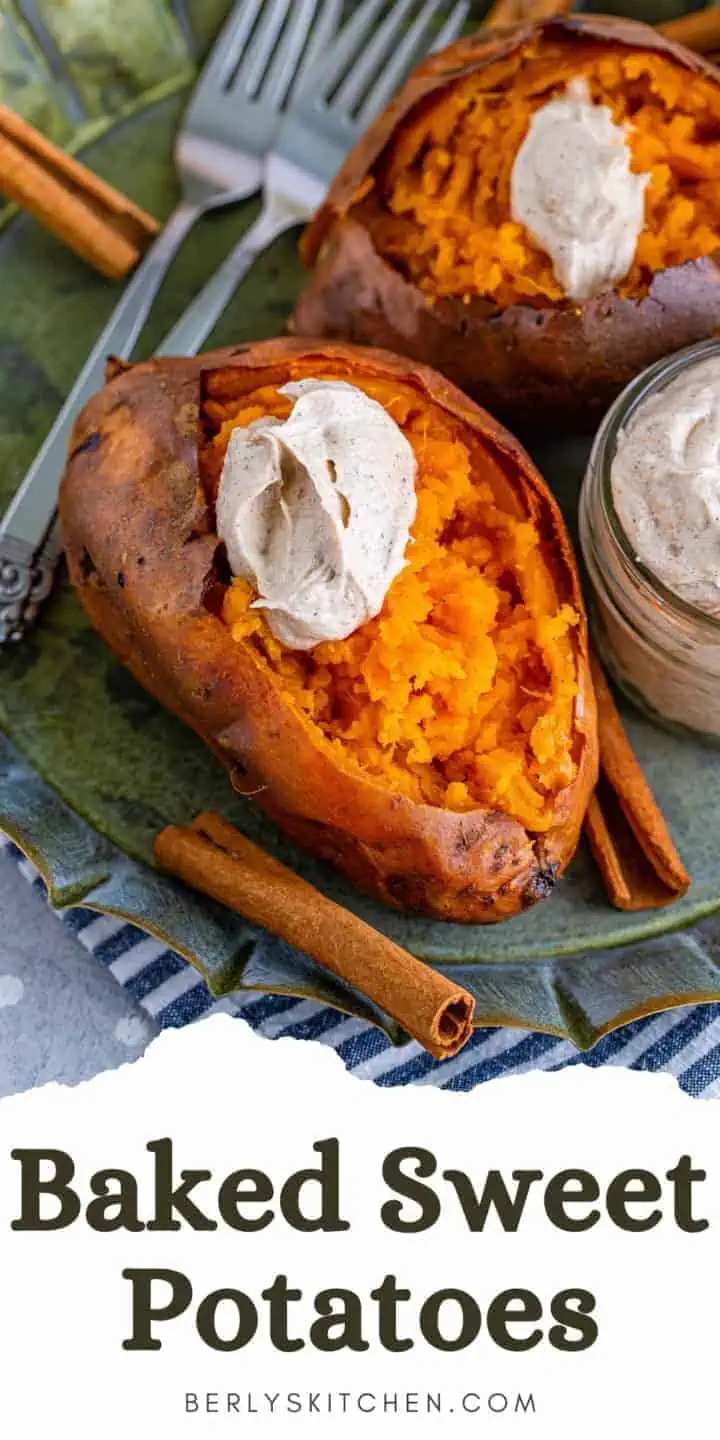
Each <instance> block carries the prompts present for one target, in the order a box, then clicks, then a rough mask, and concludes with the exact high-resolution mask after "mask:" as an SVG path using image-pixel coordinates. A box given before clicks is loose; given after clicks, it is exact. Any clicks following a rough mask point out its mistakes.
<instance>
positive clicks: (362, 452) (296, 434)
mask: <svg viewBox="0 0 720 1440" xmlns="http://www.w3.org/2000/svg"><path fill="white" fill-rule="evenodd" d="M280 393H281V394H283V395H289V396H290V397H291V398H292V399H294V401H295V404H294V406H293V409H292V411H291V413H290V415H289V417H288V418H287V420H278V419H276V418H274V417H271V416H264V417H262V418H261V419H258V420H254V421H253V422H252V424H250V425H248V426H247V427H246V428H242V427H238V428H237V429H235V430H233V432H232V434H231V436H230V442H229V445H228V448H227V453H226V456H225V463H224V465H223V470H222V475H221V478H220V488H219V491H218V498H217V533H218V536H219V538H220V539H221V540H223V541H224V543H225V547H226V549H227V554H228V560H229V563H230V568H231V569H232V571H233V573H234V574H235V575H238V576H241V577H242V578H244V579H246V580H249V581H250V582H251V584H252V585H253V586H254V588H255V589H256V590H257V592H258V598H257V600H256V601H255V602H254V604H255V605H256V606H258V607H259V608H261V609H263V610H264V611H265V612H266V615H267V622H268V625H269V627H270V629H271V630H272V632H273V634H274V635H275V636H276V638H277V639H278V640H279V641H280V642H281V644H283V645H286V646H287V647H288V648H290V649H293V650H309V649H311V648H312V647H313V646H314V645H318V644H320V642H321V641H323V640H344V639H345V638H346V637H347V636H348V635H351V634H352V633H353V631H354V630H357V629H358V627H359V626H360V625H363V624H365V622H366V621H367V620H370V619H371V618H372V617H373V616H375V615H377V614H379V612H380V610H381V609H382V607H383V603H384V600H385V596H386V594H387V592H388V590H389V588H390V586H391V584H392V582H393V580H394V579H395V576H396V575H397V574H398V573H399V572H400V570H402V568H403V565H404V563H405V551H406V548H407V545H408V541H409V536H410V526H411V524H412V522H413V520H414V518H415V508H416V499H415V474H416V461H415V455H414V452H413V449H412V446H411V445H410V443H409V441H408V440H407V439H406V437H405V436H404V435H403V432H402V430H401V429H400V427H399V426H398V425H396V423H395V421H394V420H393V419H392V417H391V416H390V415H388V413H387V411H386V410H384V409H383V407H382V405H380V404H378V402H377V401H376V400H372V399H371V398H370V397H369V396H368V395H366V394H365V393H364V392H363V391H362V390H359V389H358V388H357V387H356V386H355V385H350V384H348V383H347V382H346V381H343V380H314V379H308V380H298V381H295V382H293V383H291V384H288V385H283V386H282V387H281V391H280Z"/></svg>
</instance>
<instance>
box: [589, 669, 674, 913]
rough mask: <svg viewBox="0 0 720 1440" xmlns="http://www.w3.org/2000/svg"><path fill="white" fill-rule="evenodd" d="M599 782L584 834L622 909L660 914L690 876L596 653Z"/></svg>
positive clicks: (611, 894)
mask: <svg viewBox="0 0 720 1440" xmlns="http://www.w3.org/2000/svg"><path fill="white" fill-rule="evenodd" d="M590 664H591V668H592V677H593V688H594V690H595V697H596V700H597V715H598V740H599V742H600V781H599V784H598V787H597V789H596V791H595V793H594V795H593V796H592V797H591V800H590V803H589V805H588V809H587V813H586V816H585V833H586V835H587V838H588V841H589V844H590V848H591V850H592V852H593V855H594V857H595V861H596V863H597V866H598V868H599V870H600V873H601V875H602V877H603V880H604V882H605V888H606V890H607V893H608V898H609V899H610V901H611V903H612V904H613V905H615V906H616V907H617V909H618V910H657V909H660V908H662V907H663V906H665V905H671V904H672V902H673V901H674V900H678V899H679V898H680V896H681V895H684V894H685V893H686V891H687V890H688V888H689V885H690V877H689V875H688V873H687V870H686V869H685V866H684V865H683V863H682V860H681V859H680V856H679V855H678V853H677V850H676V849H675V846H674V844H673V840H672V836H671V834H670V831H669V830H668V827H667V824H666V822H665V819H664V817H663V814H662V811H661V810H660V807H659V805H658V803H657V801H656V799H655V796H654V795H653V793H652V790H651V789H650V786H649V785H648V783H647V780H646V779H645V776H644V774H643V772H642V769H641V768H640V764H639V762H638V759H637V757H636V755H635V752H634V750H633V748H632V746H631V744H630V741H629V740H628V737H627V735H626V733H625V727H624V725H623V723H622V720H621V719H620V715H619V713H618V710H617V707H616V705H615V701H614V700H613V697H612V692H611V690H610V686H609V685H608V682H607V679H606V676H605V673H604V671H603V669H602V666H601V665H600V663H599V661H598V659H597V656H595V655H591V657H590Z"/></svg>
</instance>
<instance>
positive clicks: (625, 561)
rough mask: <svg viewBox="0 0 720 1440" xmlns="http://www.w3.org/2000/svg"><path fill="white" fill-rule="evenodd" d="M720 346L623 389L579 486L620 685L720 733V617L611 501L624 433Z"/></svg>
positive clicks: (601, 630)
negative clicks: (657, 566)
mask: <svg viewBox="0 0 720 1440" xmlns="http://www.w3.org/2000/svg"><path fill="white" fill-rule="evenodd" d="M718 355H720V340H706V341H703V342H702V343H701V344H699V345H691V346H689V347H688V349H687V350H680V351H679V352H678V353H677V354H676V355H671V356H669V357H668V358H667V359H665V360H660V361H659V362H658V363H657V364H656V365H652V366H651V367H650V368H649V369H648V370H645V371H644V372H643V373H642V374H641V375H639V376H638V377H637V379H636V380H633V381H632V383H631V384H630V385H628V386H627V388H626V389H625V390H623V392H622V394H621V395H619V396H618V399H617V400H616V401H615V404H614V405H613V406H612V408H611V409H610V410H609V411H608V413H607V415H606V416H605V419H604V420H603V422H602V425H601V426H600V429H599V430H598V433H597V435H596V437H595V440H594V442H593V447H592V450H591V452H590V459H589V461H588V467H587V471H586V473H585V479H584V482H583V487H582V491H581V494H580V544H581V547H582V553H583V558H584V561H585V565H586V568H587V572H588V577H589V580H590V586H591V594H590V605H591V611H592V616H593V621H594V627H593V634H594V639H595V643H596V646H597V649H598V651H599V653H600V656H601V658H602V660H603V661H604V663H605V665H606V667H607V669H608V670H609V671H610V673H611V674H612V676H613V677H614V679H615V680H616V681H617V683H618V685H619V686H620V688H621V689H622V690H624V691H625V692H626V694H627V695H628V696H629V697H630V699H631V700H633V701H635V703H636V704H637V705H639V706H640V708H641V709H642V710H644V711H645V712H646V713H647V714H648V715H649V716H650V718H651V719H654V720H658V721H659V722H660V723H662V724H665V725H669V726H670V727H671V728H673V729H676V728H679V729H681V730H690V731H692V732H693V733H696V734H700V735H702V736H703V737H704V738H705V739H707V740H711V741H712V742H714V743H715V744H717V743H718V742H720V620H718V619H715V618H714V617H713V616H711V615H706V614H705V613H704V612H703V611H702V610H698V609H696V608H695V606H693V605H690V604H688V603H687V602H686V601H685V600H681V599H680V597H679V596H678V595H675V594H674V593H673V592H672V591H671V590H669V589H668V588H667V587H666V586H665V585H664V584H663V582H662V581H661V580H660V579H659V578H658V577H657V576H656V575H654V574H653V572H652V571H651V570H650V569H649V568H648V567H647V566H646V565H644V564H643V563H642V562H641V561H640V560H638V558H637V556H636V555H635V554H634V552H633V548H632V546H631V544H630V541H629V540H628V537H627V535H626V533H625V531H624V530H623V527H622V525H621V524H620V520H619V518H618V515H617V512H616V509H615V505H614V503H613V494H612V487H611V483H610V469H611V466H612V462H613V458H614V455H615V448H616V445H617V440H618V436H619V434H620V432H621V430H622V429H623V427H624V426H625V425H626V424H627V422H628V420H629V419H630V417H631V415H633V414H634V413H635V411H636V410H637V409H638V408H639V406H640V405H642V404H643V401H645V400H647V399H648V397H649V396H650V395H653V394H655V393H656V392H657V391H659V390H662V389H664V387H665V386H666V385H668V384H669V382H670V381H671V380H674V379H675V378H676V377H677V376H678V375H679V374H680V373H681V372H682V371H684V370H686V369H688V368H690V367H691V366H694V365H697V364H698V363H699V362H700V361H703V360H707V359H709V358H710V357H711V356H718Z"/></svg>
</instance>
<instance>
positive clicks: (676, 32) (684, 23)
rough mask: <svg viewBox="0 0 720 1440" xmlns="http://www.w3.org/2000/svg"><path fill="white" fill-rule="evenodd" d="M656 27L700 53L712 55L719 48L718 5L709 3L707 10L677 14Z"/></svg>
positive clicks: (719, 16)
mask: <svg viewBox="0 0 720 1440" xmlns="http://www.w3.org/2000/svg"><path fill="white" fill-rule="evenodd" d="M656 28H657V29H658V30H659V31H660V32H661V33H662V34H663V35H667V36H668V38H669V39H670V40H675V41H676V42H677V44H678V45H685V46H686V47H687V49H688V50H695V51H696V52H697V53H698V54H700V55H713V53H714V52H715V51H717V50H720V5H710V6H709V7H708V8H707V10H693V12H692V14H690V15H678V16H677V17H676V18H675V19H674V20H666V21H665V24H664V25H658V26H657V27H656Z"/></svg>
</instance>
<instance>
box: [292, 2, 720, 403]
mask: <svg viewBox="0 0 720 1440" xmlns="http://www.w3.org/2000/svg"><path fill="white" fill-rule="evenodd" d="M579 75H582V76H584V77H585V78H586V79H587V82H588V86H589V89H590V93H591V95H592V98H593V100H594V101H595V102H596V103H598V104H603V105H605V106H607V107H609V108H610V110H611V111H612V115H613V119H614V120H615V122H616V123H618V124H627V125H628V126H629V127H630V129H629V145H630V150H631V155H632V159H631V164H632V168H633V169H634V170H636V171H637V172H642V173H644V174H649V176H650V181H649V184H648V187H647V190H646V196H645V227H644V230H643V231H642V233H641V234H640V237H639V240H638V245H637V249H636V253H635V260H634V263H633V265H632V268H631V270H630V272H629V274H628V275H627V277H626V279H625V280H623V281H622V282H621V283H620V284H619V285H618V286H617V287H616V288H614V289H612V290H608V291H606V292H605V293H602V294H599V295H596V296H595V297H594V298H592V299H589V300H586V301H581V302H576V301H573V300H570V299H568V298H567V297H566V296H565V295H564V294H563V291H562V289H561V287H560V286H559V284H558V282H557V279H556V277H555V275H554V273H553V270H552V266H551V262H550V259H549V257H548V256H547V255H546V254H545V253H544V252H543V251H542V250H541V249H540V248H539V247H538V246H537V245H535V244H534V242H533V241H532V239H531V237H530V236H529V235H528V233H527V231H525V229H524V227H523V226H521V225H518V224H516V223H515V222H514V221H513V220H512V216H511V211H510V176H511V171H512V167H513V163H514V160H515V156H516V154H517V151H518V149H519V147H520V145H521V144H522V141H523V139H524V137H525V135H526V133H527V129H528V125H529V123H530V119H531V117H532V115H533V113H534V112H535V110H536V109H537V108H538V107H539V106H541V105H543V104H545V103H547V101H548V100H549V99H551V98H552V96H553V95H555V94H558V93H561V92H562V91H563V90H564V89H565V87H566V85H567V83H568V82H569V81H570V80H571V79H572V78H573V77H575V76H579ZM719 179H720V73H719V72H718V71H717V70H716V69H715V67H714V66H713V65H711V64H710V63H709V62H707V61H706V60H704V59H702V58H700V57H699V56H697V55H694V54H692V53H691V52H690V51H688V50H686V49H684V48H683V47H682V46H679V45H677V44H674V43H673V42H672V41H671V40H669V39H667V38H666V37H664V36H663V35H661V34H659V33H658V32H657V31H655V30H653V29H651V28H650V27H649V26H646V25H643V24H640V23H636V22H633V21H629V20H624V19H620V18H614V17H609V16H598V15H572V16H568V17H558V16H556V17H552V18H549V19H546V20H540V21H537V22H535V23H526V24H519V25H517V26H514V27H511V28H509V29H502V30H492V31H486V30H483V31H480V32H479V33H478V34H477V35H476V36H474V37H471V38H467V39H461V40H459V41H457V42H456V43H455V44H454V45H452V46H451V47H450V48H449V49H447V50H446V51H444V52H442V53H441V54H439V55H435V56H432V57H431V58H430V59H428V60H427V61H425V62H424V63H423V64H422V65H421V66H420V67H419V68H418V69H417V70H416V71H415V72H414V74H413V75H412V76H411V77H410V79H409V80H408V81H407V83H406V85H405V87H404V88H403V90H402V91H401V92H400V94H399V95H398V97H397V98H396V99H395V100H394V101H393V102H392V104H391V105H390V106H389V107H388V109H387V110H386V111H385V113H384V114H383V115H382V116H380V118H379V119H378V120H376V121H375V123H374V124H373V125H371V127H370V129H369V130H368V131H367V133H366V134H365V135H364V137H363V138H362V140H361V141H360V142H359V143H358V145H357V146H356V147H355V149H354V150H353V151H352V153H351V154H350V156H349V157H348V159H347V160H346V162H345V164H344V165H343V167H342V169H341V170H340V172H339V174H338V176H337V179H336V180H335V182H334V184H333V185H332V187H331V189H330V192H329V195H328V197H327V200H326V202H325V204H324V205H323V207H322V209H321V210H320V211H319V213H318V215H317V216H316V217H315V219H314V220H313V221H312V222H311V224H310V226H309V228H308V229H307V231H306V232H305V235H304V237H303V242H302V249H303V254H304V258H305V260H306V262H307V264H308V265H309V266H310V268H311V272H312V273H311V276H310V279H309V282H308V285H307V287H306V289H305V292H304V293H303V295H302V296H301V298H300V301H299V303H298V305H297V308H296V311H295V315H294V318H293V321H292V329H293V330H294V332H295V333H297V334H304V335H314V336H317V335H322V336H327V337H330V338H344V339H348V340H352V341H355V342H358V343H360V344H368V345H385V346H387V347H388V348H390V349H393V350H395V351H398V352H399V353H401V354H405V355H408V356H411V357H413V358H414V359H420V360H423V361H425V362H426V363H428V364H430V365H433V366H434V367H435V368H436V369H439V370H441V371H442V372H443V373H444V374H445V375H447V376H449V378H450V379H452V380H453V381H454V382H455V383H456V384H457V385H459V386H460V387H461V388H462V389H463V390H464V391H466V393H468V394H469V395H472V396H473V398H475V399H476V400H478V401H479V402H480V403H481V404H483V405H487V407H488V409H490V410H491V411H492V413H493V414H497V415H500V416H502V417H503V418H505V419H508V420H509V421H510V422H511V423H513V424H515V425H517V426H519V427H522V428H525V429H531V428H537V427H540V428H551V429H557V428H562V429H564V430H567V429H569V428H575V429H582V428H586V427H587V426H589V425H591V424H592V423H593V422H594V421H595V420H597V419H598V418H599V416H600V415H601V414H602V413H603V412H604V410H605V409H606V408H607V406H608V404H609V403H610V401H611V400H612V398H613V397H614V396H615V395H616V394H617V393H618V392H619V391H620V390H621V389H622V388H623V386H624V385H625V384H627V383H628V381H630V380H631V379H632V378H633V377H634V376H635V375H637V374H638V373H639V372H640V371H641V370H643V369H644V368H645V366H647V365H649V364H651V363H652V362H654V361H655V360H657V359H658V358H660V357H661V356H662V355H665V354H667V353H669V352H671V351H672V350H675V349H677V348H680V347H681V346H684V345H688V344H691V343H693V342H695V341H697V340H702V339H705V338H707V337H708V336H710V335H712V334H714V333H716V332H717V330H718V328H719V327H720V268H719V266H718V260H717V255H718V251H719V250H720V186H719V185H718V180H719Z"/></svg>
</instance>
